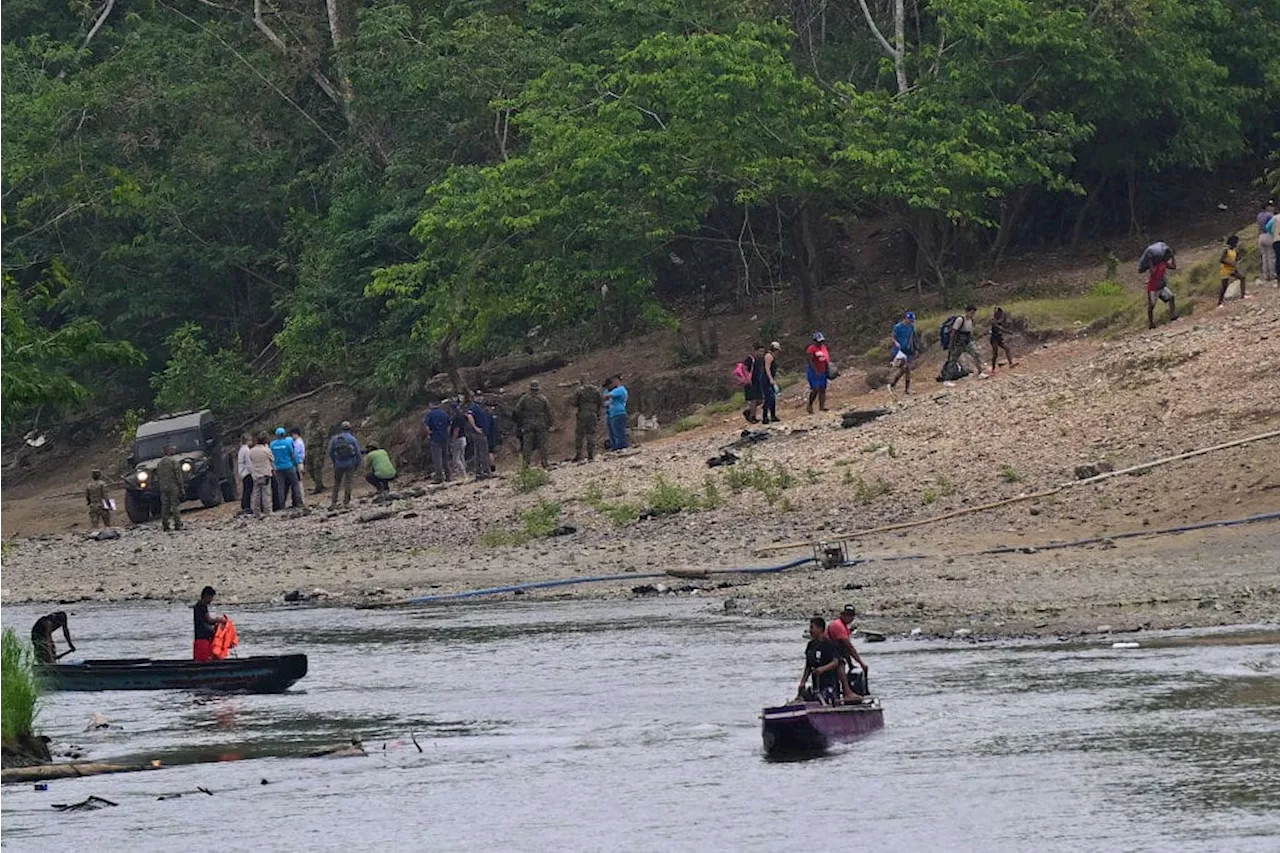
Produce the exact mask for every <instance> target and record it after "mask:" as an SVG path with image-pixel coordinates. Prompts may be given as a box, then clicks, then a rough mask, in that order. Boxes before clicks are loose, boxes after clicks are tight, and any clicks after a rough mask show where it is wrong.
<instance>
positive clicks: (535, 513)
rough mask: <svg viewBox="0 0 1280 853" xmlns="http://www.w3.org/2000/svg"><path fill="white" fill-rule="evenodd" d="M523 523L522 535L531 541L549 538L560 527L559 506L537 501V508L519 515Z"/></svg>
mask: <svg viewBox="0 0 1280 853" xmlns="http://www.w3.org/2000/svg"><path fill="white" fill-rule="evenodd" d="M521 519H522V520H523V521H524V531H523V532H524V534H525V535H526V536H528V537H529V538H531V539H540V538H542V537H543V536H550V535H551V534H552V533H554V532H555V531H556V528H557V527H559V526H560V504H558V503H550V502H548V501H538V504H537V506H535V507H533V508H532V509H527V510H525V511H524V513H523V514H522V515H521Z"/></svg>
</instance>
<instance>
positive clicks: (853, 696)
mask: <svg viewBox="0 0 1280 853" xmlns="http://www.w3.org/2000/svg"><path fill="white" fill-rule="evenodd" d="M855 615H856V613H855V611H854V608H853V605H852V604H846V605H845V606H844V610H841V611H840V615H839V616H837V617H836V618H834V619H832V620H831V621H830V622H828V623H827V637H828V638H829V639H830V640H831V641H832V642H833V643H835V644H836V648H837V652H838V654H839V655H840V691H841V693H842V694H843V695H844V699H845V701H846V702H850V701H858V700H861V699H862V696H860V695H859V694H857V693H855V692H854V690H853V688H852V687H850V686H849V668H850V667H851V666H852V665H853V663H852V662H853V661H856V662H857V664H858V666H860V667H862V675H863V683H864V684H865V683H866V673H867V665H866V663H865V662H864V661H863V660H862V658H861V657H860V656H859V655H858V650H857V649H855V648H854V647H853V640H852V639H850V635H849V626H850V625H851V624H852V623H853V617H854V616H855ZM863 689H864V690H865V689H866V688H865V687H864V688H863Z"/></svg>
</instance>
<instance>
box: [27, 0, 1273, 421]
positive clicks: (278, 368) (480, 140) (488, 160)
mask: <svg viewBox="0 0 1280 853" xmlns="http://www.w3.org/2000/svg"><path fill="white" fill-rule="evenodd" d="M3 24H4V28H3V29H4V44H3V68H2V71H3V76H2V82H3V130H4V136H3V145H4V148H3V158H2V165H3V238H4V239H3V269H4V279H3V288H4V291H3V324H4V331H3V352H2V364H3V420H4V429H5V434H6V436H9V435H12V434H14V433H15V432H17V433H19V434H20V433H21V432H24V431H26V430H28V429H30V428H32V426H33V425H34V424H37V423H39V424H47V423H54V422H56V421H58V420H59V419H60V418H67V417H70V416H72V415H74V414H75V413H82V412H85V411H114V412H121V413H122V412H124V411H125V410H126V409H146V410H155V409H170V410H172V409H178V408H187V407H196V406H205V405H208V406H212V407H214V408H217V409H234V410H244V409H245V408H246V407H247V406H248V405H249V404H250V403H252V402H253V401H256V400H262V399H267V398H270V397H272V396H278V395H282V394H288V393H291V392H297V391H300V390H305V389H308V388H313V387H316V386H318V385H319V384H321V383H324V382H330V381H342V382H346V383H348V384H350V385H351V386H352V387H353V388H355V389H357V390H358V392H359V393H360V394H361V395H362V396H363V397H364V398H365V399H367V400H370V401H371V402H372V403H373V404H375V405H377V406H380V407H383V408H384V409H388V410H400V409H403V408H405V407H407V406H410V405H412V404H414V403H415V402H417V401H420V400H422V399H423V398H424V396H423V395H424V394H426V393H427V392H426V390H425V384H426V382H427V380H428V379H429V378H430V377H431V376H432V375H433V374H434V373H436V372H438V371H441V370H451V369H456V367H457V366H458V365H459V364H470V363H475V362H477V361H478V360H480V359H484V358H488V357H493V356H499V355H503V354H506V353H510V352H513V351H519V350H520V349H522V348H524V347H527V346H529V342H530V341H531V340H534V339H536V340H539V341H559V342H562V343H563V342H572V345H573V346H576V347H579V348H589V347H592V346H599V345H604V344H606V343H609V342H611V341H615V340H617V339H619V338H620V337H623V336H626V335H630V334H635V333H639V332H643V331H645V330H647V329H652V328H655V327H659V326H662V325H664V324H666V325H670V324H673V323H675V322H677V320H676V317H677V313H678V308H679V306H688V305H699V304H701V305H706V304H709V303H712V302H715V303H719V304H745V303H746V302H748V301H749V300H751V299H752V298H754V297H755V296H756V295H758V294H759V293H761V292H762V291H765V290H775V291H776V290H783V291H785V292H786V295H787V298H789V299H794V300H795V304H796V305H798V306H800V307H801V309H802V310H803V311H804V312H805V313H809V312H811V311H812V310H813V308H812V306H813V294H814V293H815V292H816V291H818V290H820V289H821V288H823V287H824V286H826V285H827V284H828V283H829V282H830V278H831V276H832V275H833V272H832V269H833V266H834V265H833V263H832V254H833V251H834V250H833V248H832V247H834V246H837V245H839V244H840V243H841V242H842V241H844V240H847V239H848V234H849V233H850V232H851V229H852V227H853V226H854V224H855V223H857V222H859V221H862V220H866V219H868V218H875V219H876V220H877V221H882V222H888V223H891V224H892V227H893V228H894V229H896V230H897V231H898V232H900V233H901V234H902V235H904V238H905V239H906V240H907V241H908V244H909V246H910V247H911V248H910V253H909V257H906V258H904V265H905V268H906V270H907V271H908V273H909V274H910V275H911V276H914V279H915V280H916V281H917V282H918V284H919V286H920V287H921V288H927V289H937V288H945V287H947V286H948V283H949V282H950V281H951V280H952V279H954V278H955V277H957V276H963V275H965V274H968V273H970V272H971V271H973V270H976V269H981V268H984V267H988V266H990V265H991V264H994V263H996V262H998V261H999V259H1000V258H1001V257H1002V256H1003V255H1004V254H1005V253H1006V252H1009V251H1011V250H1026V249H1028V248H1034V247H1037V246H1047V245H1052V246H1059V247H1072V246H1075V245H1077V244H1079V243H1080V241H1081V240H1084V239H1089V238H1091V237H1094V236H1096V235H1100V234H1114V233H1126V232H1140V231H1141V230H1142V227H1143V224H1142V223H1143V222H1144V220H1145V219H1146V218H1147V217H1149V216H1151V215H1152V212H1153V211H1156V210H1159V209H1160V207H1161V206H1162V205H1164V204H1167V203H1168V202H1169V201H1170V200H1171V199H1175V198H1177V197H1178V195H1179V194H1180V193H1181V192H1183V191H1184V190H1183V187H1184V184H1185V183H1186V182H1187V181H1192V180H1202V179H1203V178H1204V177H1205V176H1213V175H1214V174H1215V173H1216V172H1218V171H1219V170H1224V169H1229V168H1230V169H1237V170H1238V169H1241V168H1243V169H1244V170H1245V171H1246V172H1248V173H1249V174H1252V175H1265V177H1264V178H1263V181H1264V187H1263V188H1260V189H1259V193H1262V192H1266V191H1268V190H1269V191H1272V192H1275V191H1276V190H1277V186H1276V185H1277V183H1278V182H1280V178H1278V173H1280V163H1277V161H1276V159H1275V155H1274V153H1273V152H1274V151H1275V149H1276V147H1277V134H1278V133H1280V61H1278V60H1277V55H1276V46H1277V45H1280V3H1276V2H1266V3H1260V2H1257V0H835V2H827V1H826V0H626V2H623V0H525V2H515V0H451V2H444V0H325V2H323V3H321V2H310V3H302V2H298V0H274V2H272V0H147V2H139V0H71V2H62V3H44V2H39V0H9V2H7V3H5V5H4V10H3ZM1268 170H1270V171H1269V172H1268Z"/></svg>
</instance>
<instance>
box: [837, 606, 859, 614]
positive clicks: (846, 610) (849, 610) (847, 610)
mask: <svg viewBox="0 0 1280 853" xmlns="http://www.w3.org/2000/svg"><path fill="white" fill-rule="evenodd" d="M840 612H841V613H848V614H849V615H850V616H856V615H857V613H858V611H856V610H854V609H853V605H852V604H846V605H845V606H844V610H841V611H840Z"/></svg>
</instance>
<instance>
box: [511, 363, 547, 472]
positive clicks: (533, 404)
mask: <svg viewBox="0 0 1280 853" xmlns="http://www.w3.org/2000/svg"><path fill="white" fill-rule="evenodd" d="M516 419H517V420H518V421H519V422H520V428H521V429H523V430H524V446H523V447H522V448H520V455H521V457H522V458H523V459H524V466H525V467H526V468H528V467H529V463H530V461H532V459H533V454H534V452H535V451H536V452H537V454H538V459H539V462H540V464H541V465H542V467H543V468H546V467H548V463H547V434H548V433H549V432H551V425H552V419H551V401H550V400H548V399H547V397H546V395H545V394H543V393H542V383H541V382H539V381H538V380H537V379H535V380H533V381H532V382H530V383H529V390H528V392H526V393H525V394H524V396H522V397H521V398H520V402H518V403H516Z"/></svg>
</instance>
